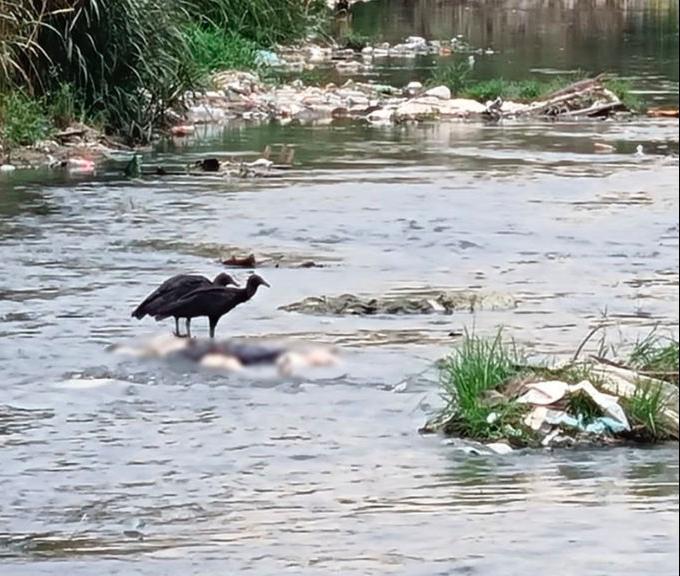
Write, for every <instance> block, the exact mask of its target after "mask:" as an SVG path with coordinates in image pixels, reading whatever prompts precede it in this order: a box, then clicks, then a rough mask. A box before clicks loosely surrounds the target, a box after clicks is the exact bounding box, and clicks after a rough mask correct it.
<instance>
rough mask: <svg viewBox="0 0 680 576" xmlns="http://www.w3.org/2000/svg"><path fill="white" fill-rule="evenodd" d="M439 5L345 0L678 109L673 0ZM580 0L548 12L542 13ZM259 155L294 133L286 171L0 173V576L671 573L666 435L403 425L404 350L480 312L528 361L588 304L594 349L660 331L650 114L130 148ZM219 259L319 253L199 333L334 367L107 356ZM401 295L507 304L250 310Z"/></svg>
mask: <svg viewBox="0 0 680 576" xmlns="http://www.w3.org/2000/svg"><path fill="white" fill-rule="evenodd" d="M450 4H451V6H448V5H444V3H434V2H408V3H407V2H375V3H367V4H365V5H362V6H359V7H358V8H357V9H356V12H355V17H354V19H353V26H355V27H357V28H358V29H362V27H364V28H366V29H368V28H369V27H370V28H371V29H372V30H373V31H374V32H376V34H377V35H378V36H381V37H383V38H389V39H390V40H396V39H398V37H401V36H404V35H407V34H410V33H423V34H424V33H427V34H428V35H429V36H430V37H435V36H436V35H437V34H441V35H444V34H449V35H453V34H458V33H467V34H468V35H469V36H470V37H471V39H472V40H474V41H475V42H477V37H476V36H475V34H476V33H477V32H475V31H480V30H483V31H484V36H483V39H484V40H485V42H484V44H489V45H492V46H493V48H494V50H495V51H497V54H494V55H493V56H491V55H490V56H489V58H492V59H497V60H498V62H501V61H503V59H505V60H508V59H511V60H514V57H511V56H512V54H513V53H516V54H517V60H518V61H522V62H523V65H524V66H526V67H527V69H534V68H539V67H546V66H558V67H561V68H563V69H565V70H566V69H571V68H585V67H587V65H588V58H589V57H590V55H593V54H597V55H598V58H602V62H601V65H602V66H607V67H609V68H613V69H615V70H616V71H625V70H627V62H628V61H634V62H638V64H636V66H635V67H634V76H635V78H636V79H637V80H636V81H637V82H638V86H639V87H640V90H642V91H644V92H645V94H646V96H645V97H647V98H650V99H652V100H657V101H661V102H664V103H672V102H677V92H678V84H677V82H678V76H677V62H678V41H677V2H655V3H646V2H639V3H636V2H607V3H599V2H576V3H560V2H557V3H555V2H551V3H549V4H550V6H551V7H552V8H551V9H550V11H549V18H550V19H548V15H546V14H545V13H544V11H542V9H539V8H536V9H534V10H532V9H531V8H530V7H531V5H533V4H541V3H519V4H518V3H512V2H505V3H504V2H492V3H488V4H489V5H493V7H494V9H493V10H491V9H489V10H487V9H478V8H476V3H467V4H466V3H462V2H452V3H450ZM515 4H518V5H515ZM524 4H527V5H528V6H529V8H527V6H525V7H524V8H522V10H524V11H525V20H526V23H525V24H526V25H525V26H520V24H519V23H518V22H519V16H517V10H520V8H521V6H522V5H524ZM547 4H548V3H546V5H547ZM435 5H436V6H440V8H439V10H441V12H438V11H437V10H435V9H432V10H428V8H432V6H435ZM582 5H583V10H584V11H585V10H586V5H587V7H589V8H588V10H590V12H587V11H586V12H584V15H582V16H581V17H579V18H578V19H577V20H578V22H577V24H578V25H575V24H574V23H573V22H572V21H573V20H574V18H575V17H574V14H573V13H572V12H570V11H569V10H568V9H567V8H573V7H577V8H578V9H579V10H580V9H581V7H582ZM452 6H453V7H454V8H452ZM504 6H506V7H507V6H510V8H511V9H512V10H514V11H515V12H511V11H504V10H502V9H501V8H503V7H504ZM518 6H519V7H518ZM642 6H644V8H641V7H642ZM650 6H651V7H650ZM636 7H637V8H636ZM546 10H547V9H546ZM512 14H514V15H515V16H513V17H511V16H510V15H512ZM503 15H505V16H503ZM586 15H591V16H588V17H586ZM670 18H675V20H674V26H675V28H674V29H673V28H672V26H671V27H670V31H669V30H667V28H668V27H669V26H670V24H669V23H668V22H669V19H670ZM489 21H491V22H492V24H493V25H490V24H489ZM495 22H498V24H495ZM537 23H539V24H541V23H542V24H541V30H542V32H541V33H540V34H543V36H542V37H544V38H547V37H548V32H547V31H546V30H548V29H552V28H551V27H553V26H554V29H555V30H556V31H557V30H559V31H561V33H560V34H557V33H556V34H555V42H558V43H561V45H562V46H563V47H564V57H563V59H562V60H561V61H560V62H558V63H557V64H556V63H552V64H551V63H550V59H549V58H544V57H545V55H544V54H543V55H541V54H538V55H537V56H536V59H537V61H536V62H533V61H532V56H531V54H534V53H536V52H534V48H532V47H535V45H536V42H537V38H538V37H539V31H536V30H534V28H536V26H537ZM589 27H591V28H589ZM520 30H523V31H524V32H521V33H520ZM589 30H590V32H589ZM604 32H607V34H605V33H604ZM619 32H621V33H623V32H625V34H624V36H625V38H627V40H625V41H623V40H621V39H620V38H619V37H618V36H617V39H616V42H623V44H622V46H623V47H624V48H622V49H621V50H620V51H617V50H616V49H615V48H613V47H612V43H614V42H615V40H614V39H613V37H614V36H615V35H616V34H618V33H619ZM479 33H480V34H481V32H479ZM673 34H674V36H673ZM551 38H552V36H551ZM586 38H587V43H586V40H585V39H586ZM660 38H663V41H662V40H661V39H660ZM546 42H547V40H546ZM477 43H478V44H481V42H477ZM583 43H586V44H587V47H584V46H582V44H583ZM669 46H670V47H669ZM538 52H540V50H539V51H538ZM480 59H482V60H483V58H482V57H481V56H480ZM543 59H546V60H547V61H546V62H543V63H540V62H538V60H543ZM640 62H642V64H640ZM488 64H489V66H491V65H492V62H491V63H488ZM494 65H495V64H494ZM498 65H500V64H498ZM518 66H519V64H518ZM395 69H397V70H398V64H396V63H395V64H394V65H393V66H392V72H390V71H389V70H387V69H386V71H385V73H386V74H388V73H395V72H394V70H395ZM398 73H400V74H401V73H403V72H398ZM480 73H481V72H480ZM517 74H519V71H517ZM595 142H601V143H608V144H611V145H612V146H614V151H613V152H610V153H605V154H597V153H595V149H594V143H595ZM266 144H273V145H275V146H278V145H282V144H291V145H294V146H295V148H296V169H295V170H293V171H291V172H289V173H287V174H286V176H285V177H284V178H283V179H279V180H267V181H254V180H249V181H241V182H225V181H224V180H221V179H218V178H210V177H206V178H200V179H193V178H189V177H165V178H158V179H149V178H147V179H144V180H129V179H125V178H123V177H122V176H120V175H119V174H120V173H119V170H118V168H119V167H118V166H115V165H111V166H109V167H107V168H105V169H104V170H103V171H102V172H101V173H99V174H98V175H96V176H94V177H93V176H71V177H67V176H55V175H48V174H41V173H28V174H26V173H23V174H22V173H14V174H11V175H2V176H1V178H2V180H0V319H1V320H2V323H1V324H0V366H1V367H2V380H1V381H0V387H1V389H2V399H1V400H0V447H1V450H2V453H1V454H2V456H1V458H2V460H1V463H2V465H1V466H0V574H1V575H2V576H15V575H27V576H28V575H30V576H35V575H38V574H53V573H57V572H68V573H70V574H73V575H80V574H83V575H84V574H88V575H89V574H125V575H128V574H144V575H165V574H196V575H212V574H233V573H253V574H280V573H283V572H286V573H292V574H328V573H339V574H387V573H390V574H409V575H411V574H412V575H419V574H423V575H431V574H518V575H519V574H527V573H532V572H538V571H541V572H545V571H549V572H552V573H556V574H565V575H571V574H573V575H578V576H584V575H599V574H630V575H639V574H657V575H665V574H669V575H670V574H677V566H678V546H677V542H678V448H677V444H668V445H664V446H660V447H656V448H653V449H642V448H617V449H610V450H579V451H574V452H569V451H566V452H565V451H560V452H554V453H548V452H533V453H532V452H529V453H521V454H511V455H507V456H472V455H465V454H462V453H461V452H459V451H456V450H455V449H454V448H453V447H452V446H451V445H449V444H447V443H446V442H445V441H443V440H442V439H441V438H438V437H434V436H421V435H419V434H418V432H417V430H418V428H419V427H420V426H422V424H423V423H424V421H425V420H426V418H427V416H428V414H430V413H431V411H432V410H433V408H434V407H436V406H437V405H438V396H437V390H436V373H434V372H433V370H432V362H433V360H435V359H436V358H438V357H440V356H441V355H442V354H444V353H445V351H446V350H447V349H448V348H449V347H450V346H451V345H452V344H453V343H454V342H455V341H456V339H455V337H453V336H451V335H450V334H451V333H454V334H455V333H457V332H459V331H460V330H461V329H463V328H465V327H467V328H472V327H473V326H474V327H475V329H476V330H478V331H480V332H484V333H487V332H488V333H491V332H492V331H493V330H495V329H496V327H498V326H501V325H502V326H505V328H506V330H507V331H508V333H510V334H512V335H513V336H514V337H516V338H517V339H518V340H519V341H520V342H522V343H524V344H525V345H527V346H528V347H529V348H530V349H531V350H532V351H533V352H535V353H537V354H541V355H556V356H560V355H563V354H568V353H570V352H572V351H573V350H574V348H575V346H576V345H577V344H578V342H579V341H580V340H581V339H582V338H583V336H584V335H585V333H587V331H588V330H589V329H590V328H591V327H592V326H593V325H594V324H595V323H597V322H599V321H600V320H601V319H602V317H603V314H606V317H607V319H608V321H609V323H610V324H611V328H610V329H609V330H608V335H609V336H610V338H612V339H613V340H615V341H617V342H618V341H619V340H623V341H625V340H630V339H631V338H635V337H636V336H639V335H640V334H644V333H646V331H648V330H649V329H650V328H651V327H652V326H654V325H656V324H660V325H661V327H662V328H663V329H669V330H675V331H677V326H678V316H679V314H678V160H677V152H678V123H677V120H668V121H661V120H651V119H638V120H634V121H630V122H624V123H608V122H604V123H602V122H596V123H595V122H593V123H577V122H564V123H543V122H528V123H527V122H523V123H513V122H508V123H506V124H503V125H500V126H498V125H496V126H490V125H481V124H470V123H455V124H440V125H427V126H408V127H392V128H388V127H380V128H372V127H366V126H356V125H354V126H353V125H334V126H288V127H277V126H259V127H246V126H232V127H229V128H227V129H225V130H219V131H216V130H208V131H206V133H205V134H203V135H202V137H199V138H198V140H197V141H192V142H190V143H189V144H187V145H180V144H173V143H170V144H167V145H166V146H164V147H162V148H161V149H159V150H158V151H157V152H155V153H154V154H152V155H151V160H152V161H154V162H162V163H167V164H178V163H185V162H189V161H192V160H195V159H196V158H199V157H202V156H204V155H206V154H210V153H216V152H218V153H220V154H234V155H243V154H246V155H249V156H250V157H256V154H257V153H258V151H260V150H262V148H263V147H264V146H265V145H266ZM638 145H642V146H643V150H644V154H643V155H636V154H635V150H636V147H637V146H638ZM233 247H239V248H241V249H244V250H252V251H255V252H256V253H258V254H262V253H264V254H267V253H283V254H286V255H295V256H296V257H298V258H299V259H301V260H304V259H312V260H315V261H317V262H320V263H323V264H324V267H322V268H310V269H300V268H294V267H286V266H281V267H279V268H275V267H269V268H267V267H265V268H263V269H262V270H261V271H260V272H261V274H262V275H263V276H264V277H265V278H266V279H267V280H268V281H269V282H270V283H271V285H272V288H271V289H270V290H266V289H263V290H262V291H261V292H259V293H258V294H257V295H256V297H255V298H254V299H253V300H252V301H251V302H249V303H248V304H247V305H244V306H241V307H240V308H238V309H236V310H235V311H233V312H232V313H231V314H229V316H228V317H226V318H225V319H223V321H222V322H221V323H220V326H219V327H218V333H219V335H221V336H223V337H226V336H239V337H245V336H249V337H252V338H256V339H267V340H275V341H277V342H284V343H288V342H292V341H306V342H317V343H327V344H334V345H338V346H339V351H340V357H341V364H340V365H339V366H338V367H335V368H329V369H323V370H318V371H316V372H312V371H310V372H309V374H306V375H304V376H299V377H291V378H280V377H274V376H273V375H272V374H268V373H267V374H259V373H258V374H253V373H250V372H244V373H242V374H231V375H230V374H225V373H221V372H215V371H209V370H206V369H199V368H196V367H193V366H188V365H186V364H183V363H177V362H165V361H161V360H148V359H139V358H128V357H122V356H119V355H116V354H112V353H111V352H110V350H109V349H110V347H111V346H112V345H115V344H120V343H125V342H129V341H130V340H131V339H133V338H151V337H153V336H156V335H158V334H160V333H163V332H167V331H169V330H170V326H169V325H165V324H163V325H158V324H155V323H154V322H153V321H151V320H149V319H148V318H147V319H145V321H143V322H138V321H136V320H133V319H131V318H130V317H129V315H130V311H131V309H132V307H133V306H134V304H136V303H137V302H138V301H139V300H141V299H142V298H143V297H144V296H145V295H146V294H147V293H148V292H149V291H150V290H151V289H152V288H153V287H154V286H155V285H157V284H158V283H159V282H160V281H161V280H162V279H164V278H165V277H167V276H169V275H171V274H173V273H177V272H180V271H192V270H193V271H198V272H201V273H204V274H207V275H210V276H212V275H213V274H215V273H217V272H218V271H220V269H221V267H220V265H219V264H217V263H216V260H217V259H218V258H219V257H220V256H222V255H227V254H228V253H229V252H230V250H231V249H233ZM241 276H242V277H244V276H245V271H244V273H243V274H241ZM428 286H430V287H438V288H454V289H468V288H473V289H479V290H482V291H489V292H501V293H504V294H509V295H511V296H513V297H514V298H515V299H516V300H517V306H516V307H515V308H513V309H511V310H505V311H503V310H498V311H493V310H486V311H484V310H482V311H478V312H475V313H457V314H454V315H452V316H408V317H405V316H396V317H369V318H360V317H349V318H334V317H324V316H305V315H302V314H294V313H287V312H284V311H281V310H278V309H277V308H278V307H279V306H280V305H284V304H288V303H290V302H293V301H297V300H300V299H302V298H304V297H306V296H313V295H321V294H340V293H343V292H352V293H365V294H371V295H378V294H382V293H385V292H388V291H398V290H401V289H405V288H420V287H428ZM195 324H196V326H195V331H196V332H197V333H199V334H200V335H204V330H205V327H204V326H203V325H202V323H201V322H199V321H196V322H195Z"/></svg>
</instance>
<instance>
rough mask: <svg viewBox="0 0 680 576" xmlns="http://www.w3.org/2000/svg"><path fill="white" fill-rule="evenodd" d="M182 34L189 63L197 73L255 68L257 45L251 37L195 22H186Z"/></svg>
mask: <svg viewBox="0 0 680 576" xmlns="http://www.w3.org/2000/svg"><path fill="white" fill-rule="evenodd" d="M184 33H185V35H186V38H187V43H188V49H189V56H190V62H191V63H192V64H193V65H194V66H195V67H196V72H197V74H198V75H199V76H200V75H204V74H209V73H210V72H214V71H215V70H227V69H237V70H243V69H249V68H254V67H255V56H256V53H257V50H258V49H259V46H258V44H256V43H255V42H254V41H252V40H248V39H247V38H244V37H243V36H239V35H238V34H236V33H233V32H225V31H224V30H221V29H219V28H216V27H214V26H210V27H206V28H203V27H201V26H198V25H196V24H191V25H189V26H188V27H187V28H186V30H185V32H184Z"/></svg>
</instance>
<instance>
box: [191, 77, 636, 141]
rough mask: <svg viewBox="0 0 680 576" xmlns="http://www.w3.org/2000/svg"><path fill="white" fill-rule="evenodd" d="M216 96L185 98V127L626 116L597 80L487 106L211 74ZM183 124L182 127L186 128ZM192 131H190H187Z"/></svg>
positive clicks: (395, 91)
mask: <svg viewBox="0 0 680 576" xmlns="http://www.w3.org/2000/svg"><path fill="white" fill-rule="evenodd" d="M213 84H214V86H215V89H214V90H211V91H207V92H203V93H188V94H186V95H185V102H186V106H187V108H186V120H187V122H188V124H189V125H191V124H201V123H224V122H228V121H231V120H237V119H239V120H247V121H277V122H279V123H281V124H287V123H290V122H293V121H295V122H300V123H306V122H315V123H331V122H333V121H336V120H347V119H350V120H358V121H363V122H367V123H369V124H400V123H405V122H422V121H431V120H445V119H479V120H482V119H487V120H496V121H497V120H500V119H502V118H512V117H528V116H531V117H551V118H554V117H560V118H563V117H564V118H567V117H602V116H607V115H609V114H611V113H614V112H617V111H624V110H625V106H624V104H623V103H622V102H621V100H620V99H619V98H618V97H617V96H616V94H614V93H613V92H611V91H610V90H608V89H607V88H606V86H605V85H604V84H603V82H602V78H601V77H597V78H593V79H589V80H582V81H579V82H576V83H574V84H572V85H570V86H568V87H566V88H564V89H562V90H559V91H556V92H553V93H552V94H549V95H547V96H546V97H545V98H542V99H540V100H537V101H535V102H530V103H522V102H510V101H503V100H501V99H500V98H499V99H497V100H495V101H489V102H485V103H481V102H477V101H476V100H472V99H468V98H456V97H454V96H453V95H452V93H451V90H450V89H449V88H448V87H446V86H433V87H426V86H423V85H422V84H421V83H420V82H410V83H408V84H407V85H406V86H404V87H402V88H398V87H395V86H389V85H384V84H370V83H366V82H356V81H354V80H351V79H350V80H347V81H346V82H344V83H343V84H342V85H340V86H338V85H336V84H334V83H328V84H326V85H325V86H323V87H322V86H307V85H305V83H304V82H303V81H301V80H299V79H298V80H294V81H292V82H291V83H289V84H283V85H278V86H272V85H268V84H265V83H264V82H262V81H261V80H260V79H259V78H258V76H256V75H255V74H252V73H248V72H234V71H230V72H222V73H219V74H217V75H215V76H214V78H213ZM185 126H186V123H185ZM187 132H190V130H187Z"/></svg>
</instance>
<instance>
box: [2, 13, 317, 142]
mask: <svg viewBox="0 0 680 576" xmlns="http://www.w3.org/2000/svg"><path fill="white" fill-rule="evenodd" d="M323 6H324V4H323V2H321V1H320V0H110V1H104V0H58V1H48V0H0V126H2V132H1V133H0V139H2V140H3V141H4V142H5V143H9V144H16V143H22V142H26V141H33V140H35V139H36V138H38V137H41V136H42V135H44V134H45V133H46V132H47V131H48V130H49V129H50V127H53V126H56V125H58V124H60V123H63V122H65V121H67V120H68V119H67V118H65V117H64V115H65V114H66V115H70V116H71V118H69V119H71V120H72V119H78V118H79V117H84V118H87V119H88V120H89V121H90V122H97V123H99V124H100V125H101V126H103V127H105V128H106V129H107V130H109V131H111V132H116V133H118V134H121V135H122V136H124V137H127V138H128V139H130V140H140V139H141V140H143V139H146V138H148V136H149V134H150V130H151V128H152V127H153V126H155V125H157V124H158V123H159V121H160V120H161V119H162V118H163V114H164V111H165V110H166V109H167V107H168V106H170V105H172V104H174V103H175V102H177V100H178V99H179V98H180V97H181V95H182V94H183V93H184V91H185V90H187V89H188V88H192V87H195V86H196V85H198V84H200V83H201V81H202V80H203V79H204V78H205V75H206V73H207V72H209V71H211V70H213V69H215V68H218V67H229V66H235V67H249V66H251V65H252V64H253V62H254V57H255V53H256V50H257V49H259V48H265V47H269V46H271V45H273V44H274V43H277V42H285V41H293V40H296V39H299V38H301V37H303V36H304V35H305V33H306V32H307V31H308V30H309V29H310V27H311V26H313V25H314V24H315V22H316V21H317V18H318V16H319V15H320V14H321V13H322V10H323ZM55 100H56V101H58V106H56V108H55V106H54V105H53V103H54V101H55ZM19 118H22V119H23V120H22V121H19Z"/></svg>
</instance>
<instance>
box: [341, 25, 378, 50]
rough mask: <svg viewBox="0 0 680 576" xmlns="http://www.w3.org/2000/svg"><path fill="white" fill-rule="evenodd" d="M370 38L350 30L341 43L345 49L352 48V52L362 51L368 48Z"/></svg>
mask: <svg viewBox="0 0 680 576" xmlns="http://www.w3.org/2000/svg"><path fill="white" fill-rule="evenodd" d="M370 40H371V39H370V38H369V37H368V36H366V35H364V34H360V33H358V32H355V31H353V30H350V31H349V32H348V33H347V34H346V35H345V36H344V37H343V38H342V39H341V41H340V43H341V45H342V46H344V47H345V48H351V49H352V50H361V49H363V48H365V47H366V46H368V43H369V42H370Z"/></svg>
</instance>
